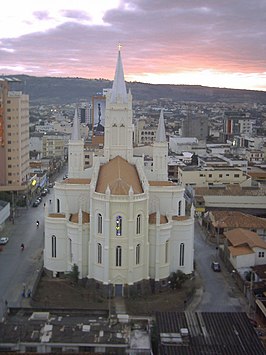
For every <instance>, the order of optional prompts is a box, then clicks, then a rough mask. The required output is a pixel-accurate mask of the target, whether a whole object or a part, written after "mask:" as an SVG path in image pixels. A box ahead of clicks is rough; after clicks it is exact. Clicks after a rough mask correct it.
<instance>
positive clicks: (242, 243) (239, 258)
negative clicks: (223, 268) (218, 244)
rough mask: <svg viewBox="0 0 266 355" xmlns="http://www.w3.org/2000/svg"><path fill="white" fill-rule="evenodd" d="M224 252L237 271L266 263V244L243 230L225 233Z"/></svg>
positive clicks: (256, 236) (237, 229)
mask: <svg viewBox="0 0 266 355" xmlns="http://www.w3.org/2000/svg"><path fill="white" fill-rule="evenodd" d="M224 236H225V242H224V245H225V247H224V252H225V255H226V256H227V258H228V259H229V260H230V262H231V264H232V265H233V267H234V268H235V269H239V268H246V267H250V266H255V265H262V264H265V263H266V242H265V241H264V240H262V239H261V238H260V237H259V236H258V235H257V233H255V232H251V231H248V230H246V229H243V228H236V229H232V230H230V231H228V232H225V233H224Z"/></svg>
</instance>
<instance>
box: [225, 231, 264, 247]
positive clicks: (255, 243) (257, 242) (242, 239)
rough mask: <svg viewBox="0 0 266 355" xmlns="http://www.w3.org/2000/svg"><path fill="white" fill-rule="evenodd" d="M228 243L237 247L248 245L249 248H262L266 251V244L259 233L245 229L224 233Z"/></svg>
mask: <svg viewBox="0 0 266 355" xmlns="http://www.w3.org/2000/svg"><path fill="white" fill-rule="evenodd" d="M224 235H225V237H226V238H227V239H228V241H229V242H230V243H231V244H232V245H233V246H234V247H235V246H241V245H245V244H246V245H248V246H249V247H251V248H253V247H260V248H263V249H266V242H264V240H262V239H261V238H260V237H259V236H258V234H257V233H255V232H251V231H250V230H247V229H243V228H235V229H232V230H230V231H228V232H225V233H224Z"/></svg>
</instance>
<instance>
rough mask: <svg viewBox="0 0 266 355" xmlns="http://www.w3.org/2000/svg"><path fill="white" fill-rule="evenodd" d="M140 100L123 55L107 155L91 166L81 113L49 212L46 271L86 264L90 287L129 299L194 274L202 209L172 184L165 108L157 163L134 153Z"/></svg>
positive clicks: (111, 94)
mask: <svg viewBox="0 0 266 355" xmlns="http://www.w3.org/2000/svg"><path fill="white" fill-rule="evenodd" d="M133 130H134V129H133V123H132V95H131V92H130V91H127V89H126V84H125V79H124V71H123V64H122V59H121V52H120V50H119V51H118V58H117V64H116V71H115V77H114V81H113V86H112V89H110V90H109V91H107V92H106V111H105V126H104V154H103V156H102V157H96V156H95V157H94V159H93V165H92V167H91V168H87V169H84V142H83V140H82V139H81V137H80V130H79V120H78V114H77V110H76V112H75V117H74V121H73V132H72V136H71V139H70V141H69V148H68V164H69V165H68V178H67V179H65V180H63V181H61V182H56V184H55V186H54V192H55V196H54V201H53V204H51V205H49V206H46V209H45V248H44V267H45V269H46V270H49V271H51V272H52V273H53V275H54V276H56V275H60V274H61V273H67V272H69V271H71V270H72V268H73V265H74V264H76V265H77V266H78V271H79V278H80V279H83V280H84V279H85V280H86V282H87V283H88V285H89V286H92V285H94V286H95V287H97V288H98V289H108V287H109V286H110V285H112V290H113V291H112V293H113V295H114V296H127V295H129V294H130V290H131V289H135V290H137V291H138V292H145V290H147V289H148V288H150V290H152V292H156V291H158V290H160V289H161V288H163V287H165V286H167V282H168V277H169V275H170V274H171V272H176V271H177V270H181V271H182V272H184V273H185V274H190V273H191V272H192V271H193V257H194V209H193V206H191V207H189V208H188V206H187V205H186V201H185V199H184V189H183V188H182V187H181V186H180V185H178V184H175V183H173V182H171V181H168V174H167V163H168V143H167V140H166V134H165V126H164V118H163V111H161V113H160V117H159V123H158V128H157V133H156V139H155V141H154V143H153V148H152V149H153V164H151V167H150V166H149V170H148V168H147V167H145V165H144V157H143V156H142V157H139V156H138V157H137V156H134V155H133Z"/></svg>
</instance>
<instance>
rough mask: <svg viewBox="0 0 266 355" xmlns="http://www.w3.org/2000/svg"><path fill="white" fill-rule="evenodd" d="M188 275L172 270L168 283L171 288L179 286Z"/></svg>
mask: <svg viewBox="0 0 266 355" xmlns="http://www.w3.org/2000/svg"><path fill="white" fill-rule="evenodd" d="M188 278H189V276H188V275H186V274H184V273H183V271H181V270H177V271H176V272H172V273H171V274H170V276H169V284H170V287H171V288H172V289H176V288H181V287H182V285H183V283H184V282H185V281H186V280H188Z"/></svg>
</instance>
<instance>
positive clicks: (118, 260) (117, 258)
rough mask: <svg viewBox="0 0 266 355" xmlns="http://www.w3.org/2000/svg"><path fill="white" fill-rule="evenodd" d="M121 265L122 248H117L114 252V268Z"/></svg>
mask: <svg viewBox="0 0 266 355" xmlns="http://www.w3.org/2000/svg"><path fill="white" fill-rule="evenodd" d="M121 265H122V247H121V246H117V247H116V251H115V266H121Z"/></svg>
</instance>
